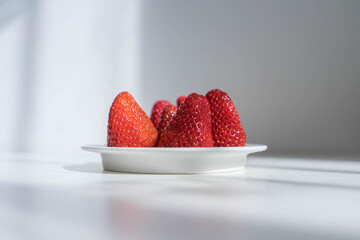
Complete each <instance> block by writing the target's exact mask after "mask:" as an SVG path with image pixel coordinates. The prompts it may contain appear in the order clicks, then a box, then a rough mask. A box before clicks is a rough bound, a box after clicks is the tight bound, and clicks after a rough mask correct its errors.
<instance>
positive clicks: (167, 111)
mask: <svg viewBox="0 0 360 240" xmlns="http://www.w3.org/2000/svg"><path fill="white" fill-rule="evenodd" d="M177 109H178V108H177V107H176V106H174V105H172V104H168V105H166V106H165V107H164V109H163V111H162V113H161V116H160V121H159V124H158V126H157V130H158V133H159V135H160V134H161V132H162V131H163V130H164V128H165V127H166V126H167V125H168V123H169V122H170V120H171V119H172V117H173V116H174V115H175V113H176V110H177Z"/></svg>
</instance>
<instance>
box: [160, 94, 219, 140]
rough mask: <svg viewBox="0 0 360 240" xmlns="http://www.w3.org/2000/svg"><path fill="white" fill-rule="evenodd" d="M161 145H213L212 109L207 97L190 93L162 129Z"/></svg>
mask: <svg viewBox="0 0 360 240" xmlns="http://www.w3.org/2000/svg"><path fill="white" fill-rule="evenodd" d="M158 146H159V147H213V146H214V142H213V140H212V136H211V111H210V104H209V102H208V100H207V99H206V97H204V96H203V95H199V94H196V93H192V94H190V95H189V96H188V97H187V98H186V99H185V102H184V103H183V104H181V105H180V107H179V109H178V110H177V111H176V113H175V115H174V117H173V118H172V119H171V120H170V122H169V124H168V125H167V126H166V127H165V129H164V130H163V131H162V133H161V135H160V138H159V142H158Z"/></svg>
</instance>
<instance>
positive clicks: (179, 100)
mask: <svg viewBox="0 0 360 240" xmlns="http://www.w3.org/2000/svg"><path fill="white" fill-rule="evenodd" d="M185 99H186V96H180V97H178V99H177V101H176V103H177V106H178V107H180V105H181V104H182V103H183V102H184V101H185Z"/></svg>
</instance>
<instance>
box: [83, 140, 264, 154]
mask: <svg viewBox="0 0 360 240" xmlns="http://www.w3.org/2000/svg"><path fill="white" fill-rule="evenodd" d="M267 148H268V147H267V146H266V145H263V144H252V143H246V145H245V147H177V148H168V147H165V148H160V147H107V146H106V145H105V144H85V145H82V146H81V149H82V150H84V151H89V152H97V153H112V154H117V153H123V152H148V153H161V152H167V153H169V152H174V153H200V152H207V153H209V152H214V153H216V152H222V153H225V152H247V153H253V152H262V151H265V150H266V149H267Z"/></svg>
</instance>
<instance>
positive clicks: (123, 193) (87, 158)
mask: <svg viewBox="0 0 360 240" xmlns="http://www.w3.org/2000/svg"><path fill="white" fill-rule="evenodd" d="M0 193H1V197H0V239H235V238H236V239H277V240H278V239H342V240H344V239H360V207H359V204H360V158H359V157H351V158H349V159H348V158H345V157H344V156H337V157H321V158H320V157H314V156H313V157H300V156H292V157H284V156H283V157H269V156H262V155H258V156H256V155H255V156H249V158H248V164H247V168H246V170H245V171H243V172H233V173H227V174H225V173H223V174H198V175H150V174H125V173H115V172H108V171H104V170H103V169H102V165H101V160H100V155H98V154H94V153H84V154H77V155H56V156H55V155H36V154H20V153H18V154H1V155H0Z"/></svg>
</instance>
